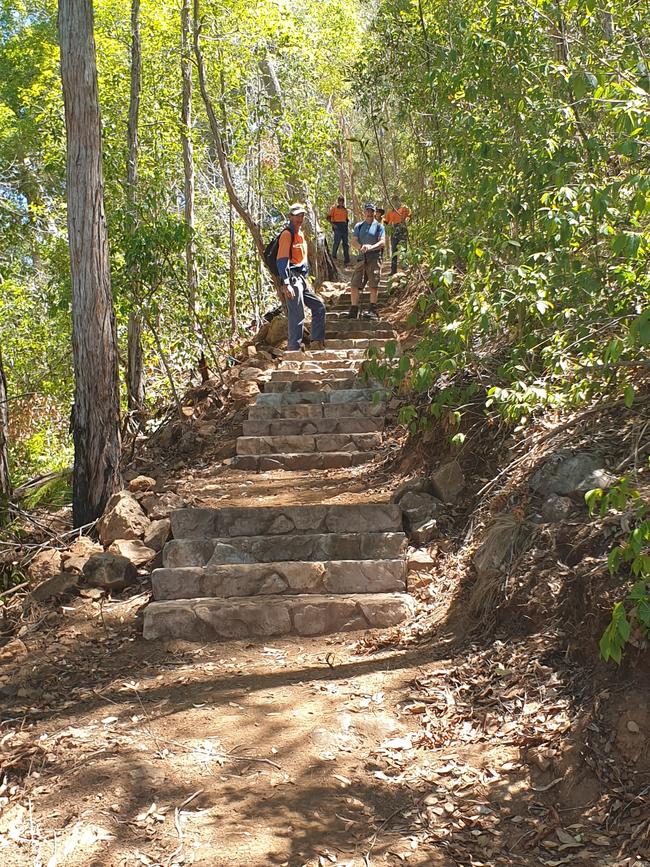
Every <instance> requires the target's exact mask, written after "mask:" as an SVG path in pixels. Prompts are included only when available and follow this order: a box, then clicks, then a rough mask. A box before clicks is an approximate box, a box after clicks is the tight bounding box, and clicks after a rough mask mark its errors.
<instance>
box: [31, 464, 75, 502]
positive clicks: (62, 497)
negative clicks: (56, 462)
mask: <svg viewBox="0 0 650 867" xmlns="http://www.w3.org/2000/svg"><path fill="white" fill-rule="evenodd" d="M71 478H72V471H71V470H69V469H68V470H64V471H63V472H61V473H57V474H55V476H54V478H48V479H46V480H45V481H43V482H42V484H37V485H34V486H31V487H30V489H29V490H28V492H27V493H26V494H25V496H24V497H23V499H22V503H21V505H22V506H23V507H24V508H27V509H36V508H48V509H60V508H61V507H62V506H67V505H68V504H69V503H71V502H72V487H71Z"/></svg>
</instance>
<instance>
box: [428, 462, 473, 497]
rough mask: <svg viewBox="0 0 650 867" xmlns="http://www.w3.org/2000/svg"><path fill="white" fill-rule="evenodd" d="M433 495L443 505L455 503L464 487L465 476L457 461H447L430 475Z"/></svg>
mask: <svg viewBox="0 0 650 867" xmlns="http://www.w3.org/2000/svg"><path fill="white" fill-rule="evenodd" d="M430 478H431V485H432V488H433V493H434V494H435V495H436V497H438V499H439V500H442V502H443V503H455V502H456V501H457V499H458V496H459V494H460V493H461V491H462V490H463V488H464V487H465V476H464V474H463V471H462V470H461V468H460V464H459V463H458V461H449V463H447V464H443V465H442V466H441V467H438V468H437V469H436V470H434V471H433V472H432V473H431V477H430Z"/></svg>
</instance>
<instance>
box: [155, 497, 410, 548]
mask: <svg viewBox="0 0 650 867" xmlns="http://www.w3.org/2000/svg"><path fill="white" fill-rule="evenodd" d="M171 524H172V536H173V537H174V539H216V538H218V537H220V536H260V535H265V534H268V535H270V536H281V535H291V534H294V533H391V532H392V533H394V532H401V531H402V510H401V509H400V507H399V506H397V505H395V504H392V503H361V504H355V505H344V506H342V505H337V504H331V505H323V506H258V507H255V506H225V507H224V508H222V509H199V508H191V507H190V508H186V509H177V510H176V511H174V512H172V513H171ZM275 559H281V560H283V559H290V558H284V557H276V558H275ZM323 559H328V558H323ZM334 559H336V558H334Z"/></svg>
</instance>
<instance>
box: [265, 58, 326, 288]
mask: <svg viewBox="0 0 650 867" xmlns="http://www.w3.org/2000/svg"><path fill="white" fill-rule="evenodd" d="M260 72H261V74H262V80H263V82H264V88H265V90H266V94H267V96H268V98H269V102H270V104H271V108H272V110H273V115H274V118H273V120H274V122H275V127H276V138H277V140H278V144H279V147H280V151H282V134H281V132H280V127H281V124H282V119H283V117H284V105H283V98H282V89H281V88H280V81H279V79H278V76H277V73H276V71H275V63H274V61H273V58H272V57H271V56H270V55H268V54H267V55H266V57H264V58H263V59H262V60H261V61H260ZM287 195H288V197H289V199H292V200H296V199H298V200H299V201H301V202H302V203H303V204H304V206H305V210H306V211H307V233H306V234H307V246H308V249H309V261H310V264H311V268H312V272H313V274H314V281H315V283H316V285H317V286H319V285H320V284H321V283H322V282H323V281H324V280H338V279H339V273H338V270H337V268H336V264H335V262H334V260H333V259H332V256H331V254H330V251H329V248H328V246H327V240H326V237H325V232H324V231H323V228H322V226H321V225H320V222H319V220H318V215H317V214H316V210H315V208H314V206H313V204H312V201H311V196H310V195H309V191H308V190H307V188H306V187H305V185H304V183H303V182H302V180H301V179H300V178H298V177H296V176H295V175H290V176H289V177H288V178H287Z"/></svg>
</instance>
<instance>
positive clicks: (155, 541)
mask: <svg viewBox="0 0 650 867" xmlns="http://www.w3.org/2000/svg"><path fill="white" fill-rule="evenodd" d="M171 533H172V522H171V521H170V520H169V518H159V519H158V520H157V521H152V522H151V526H150V527H149V529H148V530H147V532H146V533H145V534H144V540H143V541H144V544H145V545H146V546H147V548H153V550H154V551H162V549H163V547H164V545H165V542H166V541H167V539H169V537H170V536H171Z"/></svg>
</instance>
